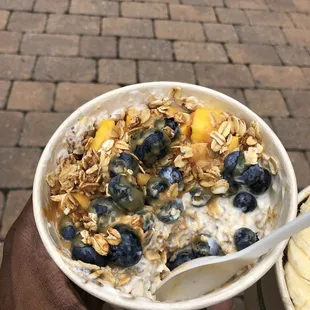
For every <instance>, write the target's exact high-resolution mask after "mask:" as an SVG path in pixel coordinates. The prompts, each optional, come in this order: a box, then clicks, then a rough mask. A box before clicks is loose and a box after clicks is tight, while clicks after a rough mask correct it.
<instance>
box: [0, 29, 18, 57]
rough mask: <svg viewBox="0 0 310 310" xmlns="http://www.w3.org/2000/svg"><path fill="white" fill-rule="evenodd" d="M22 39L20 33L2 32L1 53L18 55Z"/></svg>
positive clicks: (0, 35) (0, 32)
mask: <svg viewBox="0 0 310 310" xmlns="http://www.w3.org/2000/svg"><path fill="white" fill-rule="evenodd" d="M21 37H22V34H21V33H19V32H9V31H0V53H16V52H17V50H18V47H19V43H20V40H21Z"/></svg>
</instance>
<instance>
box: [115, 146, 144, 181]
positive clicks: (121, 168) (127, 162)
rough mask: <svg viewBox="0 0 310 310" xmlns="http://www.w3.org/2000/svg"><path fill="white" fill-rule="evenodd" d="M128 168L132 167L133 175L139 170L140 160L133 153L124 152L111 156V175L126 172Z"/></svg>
mask: <svg viewBox="0 0 310 310" xmlns="http://www.w3.org/2000/svg"><path fill="white" fill-rule="evenodd" d="M126 169H130V170H131V171H132V172H133V175H137V174H138V172H139V165H138V161H137V159H136V158H135V157H133V156H132V155H131V154H129V153H126V152H122V153H120V154H119V155H115V156H113V157H112V158H111V160H110V162H109V173H110V176H111V177H114V176H116V175H119V174H124V173H125V172H126Z"/></svg>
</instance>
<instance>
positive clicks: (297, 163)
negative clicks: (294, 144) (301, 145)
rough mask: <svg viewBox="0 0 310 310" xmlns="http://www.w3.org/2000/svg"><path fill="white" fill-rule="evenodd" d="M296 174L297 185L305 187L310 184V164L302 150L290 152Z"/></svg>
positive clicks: (300, 187)
mask: <svg viewBox="0 0 310 310" xmlns="http://www.w3.org/2000/svg"><path fill="white" fill-rule="evenodd" d="M288 155H289V157H290V159H291V162H292V164H293V168H294V171H295V174H296V179H297V186H298V188H299V189H303V188H305V187H306V186H308V185H309V184H310V166H309V164H308V162H307V159H306V157H305V154H304V153H302V152H288Z"/></svg>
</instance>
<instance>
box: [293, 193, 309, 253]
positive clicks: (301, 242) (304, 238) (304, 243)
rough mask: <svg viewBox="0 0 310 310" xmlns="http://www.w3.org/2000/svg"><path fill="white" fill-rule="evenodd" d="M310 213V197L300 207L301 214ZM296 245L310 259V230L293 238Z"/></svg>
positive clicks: (305, 230)
mask: <svg viewBox="0 0 310 310" xmlns="http://www.w3.org/2000/svg"><path fill="white" fill-rule="evenodd" d="M308 211H310V196H309V198H308V199H307V201H306V202H305V203H303V204H302V206H301V207H300V212H301V213H305V212H308ZM293 240H294V241H295V243H296V245H297V246H298V247H299V248H300V249H302V250H303V251H304V252H305V253H306V254H307V256H308V257H310V228H307V229H304V230H303V231H301V232H299V233H297V234H296V235H294V236H293Z"/></svg>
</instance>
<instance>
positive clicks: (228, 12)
mask: <svg viewBox="0 0 310 310" xmlns="http://www.w3.org/2000/svg"><path fill="white" fill-rule="evenodd" d="M215 11H216V14H217V16H218V19H219V21H220V22H221V23H222V24H235V25H238V24H244V25H247V24H248V23H249V21H248V19H247V17H246V15H245V14H244V12H243V11H242V10H239V9H227V8H216V9H215Z"/></svg>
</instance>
